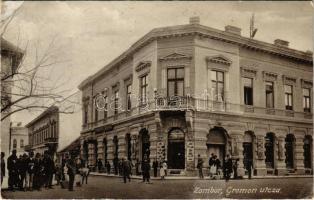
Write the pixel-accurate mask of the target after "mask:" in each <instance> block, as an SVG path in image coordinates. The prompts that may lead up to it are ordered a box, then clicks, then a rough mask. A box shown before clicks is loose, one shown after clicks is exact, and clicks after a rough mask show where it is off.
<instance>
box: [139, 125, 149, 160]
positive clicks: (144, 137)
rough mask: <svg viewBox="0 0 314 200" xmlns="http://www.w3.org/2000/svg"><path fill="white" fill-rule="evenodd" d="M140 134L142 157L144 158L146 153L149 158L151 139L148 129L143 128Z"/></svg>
mask: <svg viewBox="0 0 314 200" xmlns="http://www.w3.org/2000/svg"><path fill="white" fill-rule="evenodd" d="M139 136H140V142H141V146H140V148H141V149H140V150H141V151H140V158H141V159H142V160H143V159H144V156H145V155H146V156H147V158H149V156H150V141H149V134H148V130H147V129H145V128H143V129H141V130H140V133H139Z"/></svg>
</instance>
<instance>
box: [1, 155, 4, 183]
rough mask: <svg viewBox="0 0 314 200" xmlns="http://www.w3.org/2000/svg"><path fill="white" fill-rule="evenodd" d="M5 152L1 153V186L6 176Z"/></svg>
mask: <svg viewBox="0 0 314 200" xmlns="http://www.w3.org/2000/svg"><path fill="white" fill-rule="evenodd" d="M4 156H5V154H4V152H1V185H2V182H3V177H4V176H5V162H4Z"/></svg>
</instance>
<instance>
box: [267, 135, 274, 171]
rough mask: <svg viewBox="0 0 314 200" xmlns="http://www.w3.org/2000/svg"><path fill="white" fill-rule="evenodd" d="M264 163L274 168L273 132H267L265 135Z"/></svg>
mask: <svg viewBox="0 0 314 200" xmlns="http://www.w3.org/2000/svg"><path fill="white" fill-rule="evenodd" d="M265 156H266V158H265V164H266V167H267V168H274V134H273V133H267V134H266V137H265Z"/></svg>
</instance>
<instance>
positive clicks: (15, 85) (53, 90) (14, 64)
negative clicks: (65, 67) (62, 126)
mask: <svg viewBox="0 0 314 200" xmlns="http://www.w3.org/2000/svg"><path fill="white" fill-rule="evenodd" d="M21 7H22V6H21ZM21 7H19V8H18V9H16V10H15V11H13V12H12V14H11V15H10V16H8V17H6V18H5V19H1V31H2V32H1V56H2V57H3V54H6V56H7V57H9V64H10V65H11V67H10V70H1V121H3V120H4V119H6V118H7V117H9V116H11V115H12V114H15V113H18V112H21V111H24V110H28V111H33V110H35V111H40V110H43V109H47V108H49V107H51V106H52V105H57V106H60V105H62V106H61V107H62V109H60V111H59V112H62V113H73V111H74V106H75V105H74V104H77V103H78V102H77V101H75V102H73V101H72V100H70V98H67V96H66V95H67V94H68V92H69V90H65V89H63V88H65V87H64V86H65V85H66V82H67V81H62V80H61V77H60V78H59V79H57V80H54V79H53V78H55V77H51V72H52V71H53V69H54V68H55V67H56V66H57V65H58V64H61V63H65V62H66V61H65V60H59V59H58V56H57V54H56V53H57V52H58V48H55V46H56V45H55V43H56V37H54V38H52V39H51V41H50V43H49V44H48V46H47V47H46V48H44V49H43V48H41V46H40V42H38V43H36V45H35V46H34V47H33V49H30V48H29V45H28V42H26V45H25V48H23V49H20V48H18V47H15V46H14V45H11V44H10V43H9V42H7V41H6V40H4V39H3V36H4V34H5V32H6V30H7V28H8V27H9V25H10V23H11V22H12V20H13V19H14V17H15V16H16V15H17V13H18V12H19V11H20V10H21ZM18 40H19V36H18ZM30 52H31V53H30ZM2 59H3V58H2ZM26 60H28V62H27V61H26Z"/></svg>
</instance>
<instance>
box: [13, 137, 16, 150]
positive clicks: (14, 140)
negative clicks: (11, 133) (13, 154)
mask: <svg viewBox="0 0 314 200" xmlns="http://www.w3.org/2000/svg"><path fill="white" fill-rule="evenodd" d="M16 147H17V141H16V139H13V149H16Z"/></svg>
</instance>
